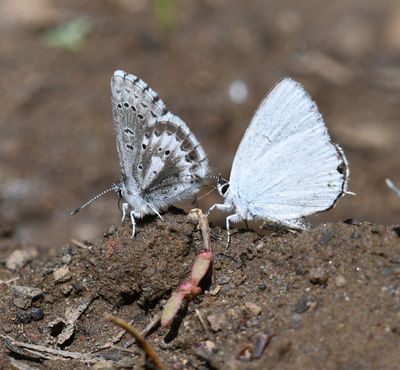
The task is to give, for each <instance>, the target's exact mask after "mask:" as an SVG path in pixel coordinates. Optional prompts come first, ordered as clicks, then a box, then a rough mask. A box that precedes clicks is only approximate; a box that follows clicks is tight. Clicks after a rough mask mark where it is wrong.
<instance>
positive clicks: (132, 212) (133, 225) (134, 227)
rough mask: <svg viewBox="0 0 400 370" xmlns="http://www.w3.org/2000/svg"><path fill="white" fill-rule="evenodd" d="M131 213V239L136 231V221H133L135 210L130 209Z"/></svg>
mask: <svg viewBox="0 0 400 370" xmlns="http://www.w3.org/2000/svg"><path fill="white" fill-rule="evenodd" d="M130 215H131V222H132V237H131V238H132V239H133V238H134V237H135V231H136V222H135V211H134V210H132V211H131V212H130Z"/></svg>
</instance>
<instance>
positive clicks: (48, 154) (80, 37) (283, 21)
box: [0, 0, 400, 247]
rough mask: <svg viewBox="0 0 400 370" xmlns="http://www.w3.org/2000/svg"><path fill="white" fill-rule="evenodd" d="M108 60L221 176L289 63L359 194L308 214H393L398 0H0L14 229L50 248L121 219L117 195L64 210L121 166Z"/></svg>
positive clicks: (4, 165)
mask: <svg viewBox="0 0 400 370" xmlns="http://www.w3.org/2000/svg"><path fill="white" fill-rule="evenodd" d="M115 69H123V70H126V71H128V72H130V73H134V74H137V75H138V76H140V77H141V78H143V79H144V80H145V81H146V82H148V83H149V84H150V86H151V87H152V88H153V89H154V90H155V91H157V92H158V93H159V95H160V96H161V98H162V99H163V100H164V101H165V103H166V104H167V105H168V107H169V108H170V109H171V111H172V112H174V113H175V114H177V115H179V116H180V117H181V118H182V119H183V120H184V121H185V122H186V123H187V124H188V125H189V126H190V128H191V129H192V130H193V132H194V133H195V134H196V136H197V137H198V139H199V140H200V142H201V143H202V145H203V147H204V149H205V150H206V152H207V153H208V156H209V159H210V163H211V166H212V169H213V172H214V174H217V173H218V172H222V173H223V174H224V175H225V176H226V177H228V176H229V170H230V166H231V163H232V159H233V156H234V154H235V151H236V148H237V146H238V144H239V142H240V139H241V137H242V135H243V133H244V131H245V129H246V127H247V125H248V123H249V121H250V118H251V116H252V114H253V112H254V110H255V108H256V107H257V105H258V103H259V101H260V100H261V99H262V97H263V96H264V95H265V94H266V92H267V91H268V90H269V89H270V88H271V87H272V86H273V85H274V84H275V83H276V82H277V81H278V80H279V79H281V78H282V77H283V76H286V75H289V76H291V77H293V78H295V79H297V80H299V81H300V82H302V83H303V84H304V86H305V88H306V89H307V91H308V92H309V93H310V94H311V96H312V97H313V99H314V100H315V101H316V102H317V104H318V106H319V108H320V110H321V112H322V113H323V115H324V117H325V121H326V123H327V125H328V128H329V131H330V133H331V136H332V138H333V140H334V141H335V142H338V143H340V144H341V145H342V146H343V148H344V150H345V152H346V154H347V156H348V159H349V161H350V170H351V181H350V190H352V191H354V192H355V193H357V196H356V197H352V196H346V197H345V198H344V199H342V200H341V202H339V204H338V206H337V207H336V208H335V209H334V210H332V211H330V212H328V213H325V214H321V215H319V216H317V217H316V218H314V221H315V222H324V221H336V220H343V219H346V218H350V217H352V218H357V219H366V220H371V221H374V222H380V223H391V224H396V223H399V220H400V199H398V198H396V196H395V195H394V194H393V193H392V192H391V191H390V190H388V189H387V187H386V186H385V183H384V179H385V177H388V176H389V177H392V178H393V179H394V180H395V181H396V182H397V183H398V184H400V164H399V159H400V104H399V103H400V4H399V2H398V1H397V0H386V1H376V0H363V1H357V0H347V1H345V0H338V1H335V2H326V1H318V0H314V1H312V0H308V1H306V0H300V1H299V0H286V1H265V0H247V1H245V2H243V1H229V0H199V1H196V2H189V1H184V0H180V1H171V0H157V1H144V0H136V1H134V0H131V1H128V0H109V1H106V0H103V1H83V0H82V1H78V0H59V1H50V0H1V1H0V94H1V95H0V96H1V109H0V220H1V222H2V223H8V224H14V225H16V229H17V235H18V238H19V239H20V240H21V241H22V242H23V243H35V244H36V243H38V244H40V245H49V246H55V247H57V246H59V245H62V244H64V243H66V242H68V240H69V239H70V238H71V237H74V238H96V237H99V236H101V233H102V231H103V230H105V228H106V226H107V225H108V224H110V223H112V222H115V223H118V222H119V218H120V213H119V210H118V206H117V200H118V198H117V196H116V195H115V194H109V195H107V196H105V197H104V198H102V199H101V200H99V201H97V202H96V203H94V204H93V205H91V206H90V207H88V208H87V209H85V210H84V211H82V212H81V213H79V214H78V215H76V216H74V217H71V216H70V215H69V211H70V210H72V209H74V208H76V207H77V206H79V205H81V204H82V203H84V202H85V201H86V200H87V199H88V198H90V197H91V196H93V195H95V194H97V193H99V192H101V191H102V190H104V189H106V188H107V187H109V186H110V184H112V183H113V182H114V181H116V180H117V179H118V178H119V176H120V171H119V164H118V159H117V153H116V148H115V136H114V132H113V125H112V121H111V105H110V92H109V82H110V78H111V75H112V73H113V71H114V70H115ZM217 200H218V196H217V194H216V193H215V192H214V193H213V194H211V195H209V196H208V197H206V198H204V199H203V200H202V201H201V203H200V205H201V206H202V208H203V209H206V208H207V207H208V206H209V205H210V204H212V203H214V202H215V201H217ZM217 216H218V215H217ZM217 216H216V217H217ZM219 217H222V215H219Z"/></svg>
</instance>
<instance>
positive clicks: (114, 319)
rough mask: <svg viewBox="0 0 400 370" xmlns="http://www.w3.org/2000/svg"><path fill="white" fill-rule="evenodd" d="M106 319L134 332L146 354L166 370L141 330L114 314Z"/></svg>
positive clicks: (158, 366) (159, 368)
mask: <svg viewBox="0 0 400 370" xmlns="http://www.w3.org/2000/svg"><path fill="white" fill-rule="evenodd" d="M105 318H106V320H110V321H112V322H113V323H114V324H116V325H118V326H120V327H121V328H122V329H125V330H126V331H127V332H129V333H130V334H132V336H133V337H134V338H135V339H136V343H137V344H138V346H139V347H140V348H142V349H143V350H144V352H145V353H146V356H147V357H148V358H149V359H150V360H151V361H153V363H154V365H155V367H156V368H157V369H158V370H166V367H165V366H164V365H163V364H162V362H161V359H160V358H159V357H158V355H157V353H156V351H155V350H154V348H153V346H152V345H151V344H150V343H149V342H148V341H147V340H146V338H145V337H143V336H142V334H140V332H139V331H138V330H137V329H136V328H135V327H134V326H130V325H129V324H128V323H127V322H126V321H124V320H121V319H119V318H118V317H115V316H113V315H106V317H105Z"/></svg>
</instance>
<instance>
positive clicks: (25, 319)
mask: <svg viewBox="0 0 400 370" xmlns="http://www.w3.org/2000/svg"><path fill="white" fill-rule="evenodd" d="M31 321H32V317H31V315H30V314H29V313H28V312H26V311H21V310H18V311H17V314H16V322H17V324H29V323H30V322H31Z"/></svg>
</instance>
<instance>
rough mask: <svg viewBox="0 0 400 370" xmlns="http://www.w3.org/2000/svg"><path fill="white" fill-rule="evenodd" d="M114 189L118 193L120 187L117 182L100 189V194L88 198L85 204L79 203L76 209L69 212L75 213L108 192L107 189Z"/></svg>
mask: <svg viewBox="0 0 400 370" xmlns="http://www.w3.org/2000/svg"><path fill="white" fill-rule="evenodd" d="M111 190H114V191H115V192H116V193H118V192H119V191H120V190H121V188H120V185H119V184H113V185H112V186H111V188H109V189H107V190H104V191H102V192H101V193H100V194H97V195H96V196H95V197H93V198H92V199H90V200H89V201H87V202H86V203H85V204H83V205H81V206H80V207H78V208H77V209H75V210H74V211H72V212H71V216H72V215H75V214H77V213H78V212H79V211H80V210H81V209H82V208H85V207H86V206H88V205H89V204H90V203H92V202H93V201H95V200H96V199H98V198H100V197H102V196H103V195H104V194H106V193H108V192H109V191H111Z"/></svg>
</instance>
